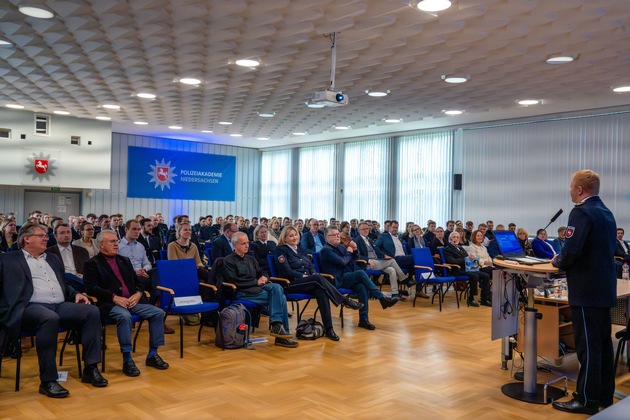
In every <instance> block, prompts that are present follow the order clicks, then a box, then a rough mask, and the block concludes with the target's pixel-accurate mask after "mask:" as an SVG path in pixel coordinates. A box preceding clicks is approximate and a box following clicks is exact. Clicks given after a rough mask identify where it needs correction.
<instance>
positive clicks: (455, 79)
mask: <svg viewBox="0 0 630 420" xmlns="http://www.w3.org/2000/svg"><path fill="white" fill-rule="evenodd" d="M468 79H469V77H468V76H462V75H448V74H443V75H442V80H444V81H445V82H446V83H466V82H467V81H468Z"/></svg>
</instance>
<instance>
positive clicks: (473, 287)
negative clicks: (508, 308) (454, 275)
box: [458, 271, 491, 301]
mask: <svg viewBox="0 0 630 420" xmlns="http://www.w3.org/2000/svg"><path fill="white" fill-rule="evenodd" d="M458 275H462V276H468V284H469V285H470V291H469V292H468V300H469V301H471V300H474V297H475V296H477V294H478V293H479V289H478V286H477V285H481V300H482V301H483V300H484V298H485V299H487V300H491V299H490V297H489V296H490V276H489V275H487V274H486V273H484V272H483V271H466V272H464V271H462V272H461V274H458Z"/></svg>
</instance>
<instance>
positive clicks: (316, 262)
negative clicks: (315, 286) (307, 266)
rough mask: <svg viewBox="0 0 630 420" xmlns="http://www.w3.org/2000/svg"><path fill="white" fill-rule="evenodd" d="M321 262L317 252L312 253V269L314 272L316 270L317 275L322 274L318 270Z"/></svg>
mask: <svg viewBox="0 0 630 420" xmlns="http://www.w3.org/2000/svg"><path fill="white" fill-rule="evenodd" d="M321 262H322V260H321V256H320V255H319V252H313V267H315V270H317V272H318V273H321V272H322V270H320V267H321Z"/></svg>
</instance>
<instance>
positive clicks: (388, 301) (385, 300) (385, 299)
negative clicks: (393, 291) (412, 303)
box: [379, 296, 398, 309]
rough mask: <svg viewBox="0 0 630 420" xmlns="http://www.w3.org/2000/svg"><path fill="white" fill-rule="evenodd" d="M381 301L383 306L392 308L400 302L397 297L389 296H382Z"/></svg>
mask: <svg viewBox="0 0 630 420" xmlns="http://www.w3.org/2000/svg"><path fill="white" fill-rule="evenodd" d="M379 301H380V302H381V306H382V307H383V309H387V308H391V307H392V306H394V305H395V304H397V303H398V301H397V300H396V299H392V298H388V297H385V296H383V297H382V298H380V299H379Z"/></svg>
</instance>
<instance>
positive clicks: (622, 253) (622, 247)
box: [615, 228, 630, 262]
mask: <svg viewBox="0 0 630 420" xmlns="http://www.w3.org/2000/svg"><path fill="white" fill-rule="evenodd" d="M624 233H625V231H624V230H623V228H617V240H616V241H615V257H621V258H623V260H624V261H626V262H628V261H630V245H629V244H628V242H626V241H624V240H623V235H624Z"/></svg>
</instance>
